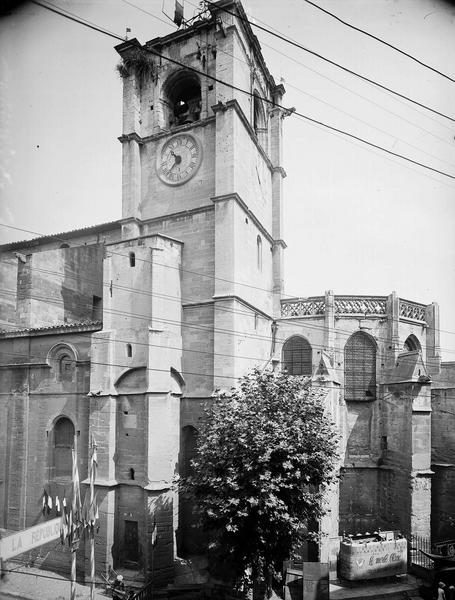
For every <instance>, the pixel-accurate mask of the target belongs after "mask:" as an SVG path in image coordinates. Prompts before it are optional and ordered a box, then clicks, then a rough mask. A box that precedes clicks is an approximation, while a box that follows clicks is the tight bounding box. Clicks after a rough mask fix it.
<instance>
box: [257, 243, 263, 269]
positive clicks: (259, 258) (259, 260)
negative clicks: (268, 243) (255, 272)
mask: <svg viewBox="0 0 455 600" xmlns="http://www.w3.org/2000/svg"><path fill="white" fill-rule="evenodd" d="M256 254H257V256H256V260H257V267H258V269H259V270H260V271H262V239H261V236H260V235H258V237H257V238H256Z"/></svg>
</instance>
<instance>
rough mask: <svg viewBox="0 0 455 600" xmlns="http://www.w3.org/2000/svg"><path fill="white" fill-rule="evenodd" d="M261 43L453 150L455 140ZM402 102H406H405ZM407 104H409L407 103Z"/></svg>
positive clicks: (419, 112)
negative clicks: (444, 136) (436, 132)
mask: <svg viewBox="0 0 455 600" xmlns="http://www.w3.org/2000/svg"><path fill="white" fill-rule="evenodd" d="M261 45H262V46H264V47H265V48H269V49H270V50H272V51H273V52H276V53H277V54H280V55H281V56H283V57H285V58H287V59H288V60H290V61H292V62H294V63H295V64H297V65H300V66H301V67H303V68H304V69H306V70H308V71H311V72H312V73H314V74H315V75H317V76H318V77H322V79H325V80H327V81H330V82H331V83H333V84H335V85H336V86H338V87H340V88H341V89H343V90H346V91H347V92H349V93H350V94H353V95H354V96H357V97H358V98H362V100H365V101H366V102H368V103H370V104H373V105H374V106H376V107H377V108H379V109H380V110H382V111H384V112H386V113H389V114H390V115H393V116H394V117H397V118H398V119H400V120H402V121H404V122H405V123H408V124H409V125H412V126H413V127H415V128H417V129H420V130H421V131H423V132H424V133H427V134H428V135H431V136H432V137H434V138H435V139H437V140H439V141H440V142H442V143H443V144H446V145H447V146H450V148H451V149H452V150H453V142H452V141H450V142H449V141H448V140H446V139H444V138H442V137H440V136H438V135H436V134H435V133H434V132H433V131H430V130H429V129H425V127H422V126H421V125H419V124H418V123H415V122H414V121H411V120H410V119H407V118H406V117H403V115H400V114H398V113H396V112H393V111H392V110H390V109H389V108H387V107H385V106H383V105H382V104H379V102H375V101H374V100H373V99H371V98H368V97H367V96H363V95H362V94H359V92H356V91H354V90H353V89H351V88H349V87H347V86H345V85H343V84H342V83H340V82H339V81H336V80H335V79H332V78H331V77H328V76H327V75H324V74H323V73H321V72H319V71H316V69H312V68H311V67H309V66H308V65H305V64H304V63H303V62H301V61H300V60H297V59H296V58H294V57H293V56H289V54H286V53H285V52H281V51H280V50H278V49H277V48H274V47H273V46H270V45H269V44H265V43H264V42H262V43H261ZM239 60H241V59H239ZM285 84H286V85H290V86H291V87H292V85H291V84H289V82H288V81H287V80H286V79H285ZM402 104H404V102H403V103H402ZM407 106H409V105H407ZM411 108H413V110H416V112H418V114H420V115H422V114H423V113H422V111H420V110H418V109H417V108H414V107H411ZM449 131H452V129H451V128H450V129H449Z"/></svg>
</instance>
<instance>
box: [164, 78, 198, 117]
mask: <svg viewBox="0 0 455 600" xmlns="http://www.w3.org/2000/svg"><path fill="white" fill-rule="evenodd" d="M164 93H165V102H166V104H167V108H168V115H169V118H168V125H169V126H170V127H172V126H177V125H184V124H185V123H194V122H195V121H198V120H199V119H200V118H201V84H200V81H199V77H198V76H197V75H196V74H195V73H192V72H190V71H185V70H181V71H178V72H177V73H175V74H174V75H172V76H171V77H170V78H169V79H168V81H167V82H166V85H165V86H164Z"/></svg>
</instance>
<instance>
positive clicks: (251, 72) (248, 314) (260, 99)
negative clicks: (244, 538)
mask: <svg viewBox="0 0 455 600" xmlns="http://www.w3.org/2000/svg"><path fill="white" fill-rule="evenodd" d="M116 50H117V52H118V53H119V54H120V57H121V64H120V65H119V71H120V73H121V75H122V78H123V83H124V88H123V89H124V91H123V134H122V135H121V136H120V138H119V140H120V142H121V143H122V147H123V161H122V162H123V189H122V221H121V223H122V241H121V242H119V243H117V244H115V245H112V246H107V247H106V255H105V260H104V284H105V286H106V287H105V293H104V297H105V299H106V300H105V303H104V318H103V331H102V332H100V333H99V335H97V337H96V339H95V341H94V342H93V346H92V361H93V363H92V373H91V393H92V394H93V396H92V399H91V403H92V406H91V425H90V426H91V432H92V433H93V434H94V435H95V438H96V439H97V441H98V440H99V452H98V458H99V463H100V467H99V473H100V483H99V489H100V493H99V496H100V497H101V498H103V505H102V511H101V515H104V520H105V522H104V525H105V531H106V539H105V540H104V541H103V544H101V545H100V548H99V554H100V558H101V559H102V560H103V561H104V563H105V564H106V565H107V564H108V563H109V561H111V562H113V564H114V566H115V567H121V566H122V565H126V566H128V565H129V564H132V566H133V567H135V568H137V567H139V568H140V569H141V570H142V571H143V572H144V573H145V574H146V576H151V575H152V571H153V576H154V578H155V580H158V581H160V580H161V581H163V582H165V581H169V580H170V579H171V578H172V576H173V571H172V565H173V559H174V558H175V556H176V554H177V553H180V552H181V551H182V552H186V553H191V551H192V548H191V543H190V541H188V540H189V538H191V537H193V534H192V532H191V531H190V528H189V517H188V511H185V510H184V508H185V507H184V506H183V504H184V503H181V506H180V509H179V508H178V501H177V498H176V497H175V494H174V492H173V491H171V481H172V478H173V476H174V475H175V474H176V472H178V471H180V472H182V469H183V470H184V469H185V465H188V464H189V454H188V453H189V452H190V451H191V448H194V436H195V435H197V428H198V418H199V416H200V409H201V405H202V403H203V402H204V401H205V400H207V399H209V398H210V397H211V395H212V393H213V390H214V389H215V388H219V387H230V386H232V385H234V384H235V382H236V380H237V378H238V377H240V376H241V375H243V374H245V373H246V372H247V371H248V370H250V369H251V368H252V367H254V366H257V367H259V368H264V367H266V366H267V364H268V363H269V362H270V360H271V358H272V356H273V347H274V339H273V337H274V333H273V332H274V331H275V326H274V321H275V319H276V318H277V317H278V316H279V309H280V296H281V292H282V253H283V249H284V247H285V244H284V242H283V241H282V239H281V238H282V234H281V227H282V215H281V211H282V209H281V195H282V180H283V177H284V176H285V172H284V169H283V168H282V165H281V146H282V145H281V136H282V117H283V116H285V113H286V111H285V110H284V109H282V108H281V107H280V106H279V105H281V101H282V96H283V94H284V88H283V86H281V85H275V82H274V80H273V78H272V76H271V75H270V73H269V71H268V69H267V67H266V65H265V63H264V59H263V57H262V54H261V49H260V46H259V43H258V41H257V39H256V37H255V36H254V35H253V33H252V31H251V28H250V26H249V24H248V22H247V20H246V15H245V13H244V10H243V8H242V5H241V4H240V3H239V2H237V1H236V0H222V1H220V2H217V3H216V5H211V6H210V10H206V11H205V12H203V13H201V14H200V15H199V17H197V18H196V19H195V20H194V21H193V22H192V23H190V24H187V27H186V28H184V29H181V30H179V31H176V32H175V33H172V34H170V35H168V36H166V37H163V38H155V39H153V40H151V41H150V42H147V43H146V44H145V45H141V44H140V43H139V42H138V41H137V40H136V39H133V40H130V41H127V42H124V43H122V44H120V45H119V46H117V47H116ZM277 105H278V106H277ZM191 440H192V441H191ZM187 442H188V444H189V445H188V446H185V444H186V443H187ZM182 506H183V508H182ZM155 524H156V526H157V532H158V538H157V539H158V541H157V543H156V545H153V544H152V539H153V536H152V531H153V529H154V527H155ZM174 534H176V535H174ZM174 539H177V542H178V544H177V545H176V544H175V543H174ZM101 546H102V547H101ZM111 550H112V558H111V557H110V552H111ZM152 555H153V558H152Z"/></svg>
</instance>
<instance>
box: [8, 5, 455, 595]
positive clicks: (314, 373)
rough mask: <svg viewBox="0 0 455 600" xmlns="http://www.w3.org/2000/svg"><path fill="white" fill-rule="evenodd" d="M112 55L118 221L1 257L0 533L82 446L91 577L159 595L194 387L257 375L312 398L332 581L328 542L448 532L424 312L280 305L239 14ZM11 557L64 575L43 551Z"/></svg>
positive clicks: (189, 445) (451, 483)
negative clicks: (320, 393) (320, 444)
mask: <svg viewBox="0 0 455 600" xmlns="http://www.w3.org/2000/svg"><path fill="white" fill-rule="evenodd" d="M116 51H117V52H118V54H119V56H120V64H119V72H120V74H121V76H122V79H123V132H122V134H121V135H120V137H119V141H120V143H121V144H122V149H123V158H122V175H123V179H122V218H121V219H120V220H118V221H115V222H111V223H105V224H102V225H94V226H92V227H88V228H86V229H81V230H77V231H71V232H68V233H61V234H56V235H49V236H45V237H40V238H37V239H33V240H28V241H25V242H16V243H10V244H5V245H3V246H1V247H0V276H1V279H2V281H3V287H4V290H5V294H4V296H3V297H2V300H1V302H0V328H1V331H0V373H1V381H2V390H1V391H2V393H1V395H0V410H1V414H2V419H1V420H0V456H1V458H2V460H0V528H2V529H3V530H5V531H7V532H10V531H17V530H21V529H25V528H27V527H30V526H32V525H34V524H36V523H37V522H39V521H40V520H42V519H43V517H42V510H41V509H42V504H41V499H42V496H43V490H44V489H45V490H46V493H48V494H50V495H51V496H53V497H57V496H58V497H60V498H63V497H65V496H69V495H70V493H71V476H72V472H71V448H72V446H73V440H74V436H75V435H76V436H77V439H78V444H77V445H78V466H79V473H80V477H81V481H82V483H81V487H82V488H84V485H86V484H87V483H88V479H86V478H87V473H88V461H89V445H90V440H91V439H92V438H93V439H95V440H96V444H97V458H98V471H97V478H96V492H97V502H98V505H99V525H100V528H99V532H98V534H97V535H96V537H95V543H96V545H95V549H96V563H97V572H104V573H107V572H108V570H109V568H110V567H113V568H115V569H116V570H119V569H120V570H121V569H127V570H135V571H138V572H140V573H141V574H142V575H141V576H142V577H143V579H144V580H148V579H150V578H152V577H153V579H154V580H155V581H156V582H157V585H158V584H160V585H161V584H162V585H165V584H167V583H169V582H171V581H173V580H174V578H175V575H176V570H175V564H176V560H177V559H178V558H183V559H189V558H190V557H191V556H194V555H198V554H200V553H201V544H202V542H201V539H200V538H199V537H198V535H197V532H195V531H194V528H193V527H192V524H193V518H192V512H191V506H190V505H189V503H188V501H185V500H184V499H180V501H179V498H178V495H177V493H176V491H175V487H174V486H173V480H174V478H175V476H176V475H177V474H179V473H186V472H187V471H188V469H189V468H190V461H191V458H192V456H194V452H195V448H196V441H197V435H198V427H199V426H200V419H201V415H202V409H203V406H204V404H205V403H206V402H207V401H210V398H211V397H212V395H213V393H214V390H216V389H219V388H230V387H231V386H233V385H235V383H236V381H237V380H238V378H239V377H241V376H242V375H244V374H245V373H247V372H248V371H249V370H251V369H252V368H253V367H258V368H260V369H287V370H288V372H289V373H290V374H294V375H307V376H309V377H312V378H313V385H319V386H323V387H324V388H326V390H327V391H326V401H327V408H328V410H329V411H330V413H331V415H332V418H333V420H334V421H335V422H336V424H337V426H338V427H339V430H340V433H341V438H342V444H341V448H340V451H341V464H340V471H341V478H340V483H339V485H338V486H336V487H335V488H333V489H332V490H331V491H330V495H329V497H328V505H329V511H328V513H327V515H326V517H324V518H323V519H322V521H321V523H320V533H321V542H320V545H319V559H320V560H321V561H324V562H329V563H330V564H331V572H332V574H336V563H337V555H338V548H339V540H340V537H339V536H340V535H342V534H343V533H344V532H345V533H358V532H364V531H366V530H369V531H372V530H375V529H378V528H382V529H399V530H400V531H401V532H403V534H405V535H411V534H414V535H419V536H425V537H430V535H433V537H434V539H442V538H444V536H445V537H447V536H448V535H452V536H453V537H455V524H454V523H455V521H454V518H455V509H454V507H453V506H452V504H453V503H451V502H450V498H451V496H452V497H453V494H454V493H455V433H454V432H455V417H454V416H451V417H450V416H447V415H445V412H449V413H450V410H449V409H450V407H452V414H453V413H454V412H455V411H453V407H454V400H453V398H454V391H455V390H454V388H455V366H454V365H453V364H452V363H447V364H445V365H444V364H442V363H441V357H440V349H439V312H438V306H437V305H436V304H431V305H428V306H425V305H423V304H420V303H418V302H415V301H410V300H405V299H402V298H400V297H398V296H397V295H396V294H395V293H391V294H389V295H384V296H367V295H366V296H337V295H334V294H333V292H331V291H329V292H326V293H325V295H323V296H317V297H316V296H311V297H307V296H305V297H302V298H292V299H290V298H284V297H283V252H284V249H285V248H286V245H285V242H284V241H283V233H282V212H283V207H282V182H283V178H284V177H285V176H286V173H285V170H284V167H283V164H282V123H283V119H284V118H285V117H287V116H289V115H290V111H288V110H286V109H285V108H283V95H284V93H285V90H284V87H283V85H281V84H278V85H277V84H276V82H275V80H274V79H273V77H272V75H271V74H270V73H269V71H268V69H267V66H266V64H265V62H264V59H263V56H262V53H261V48H260V45H259V42H258V40H257V38H256V37H255V35H254V34H253V32H252V29H251V27H250V24H249V23H248V20H247V17H246V14H245V12H244V9H243V7H242V5H241V3H240V2H238V1H237V0H220V1H218V2H217V3H216V4H214V5H211V7H210V10H207V11H206V12H203V13H201V15H200V16H199V17H197V18H195V19H194V20H193V21H192V22H191V23H189V24H187V25H186V26H185V27H184V28H181V29H179V30H178V31H176V32H174V33H172V34H170V35H167V36H165V37H162V38H155V39H152V40H151V41H149V42H147V43H146V44H144V45H141V44H140V43H139V42H138V41H137V40H136V39H133V40H128V41H125V42H124V43H122V44H120V45H118V46H117V47H116ZM307 284H308V282H306V283H305V286H306V285H307ZM303 292H305V293H306V292H308V290H306V289H304V290H303ZM432 390H434V391H432ZM432 394H433V398H432ZM444 411H445V412H444ZM432 428H433V430H432ZM432 489H433V490H435V489H436V490H437V494H436V495H434V497H433V499H432ZM51 516H52V515H51ZM54 516H55V515H54ZM49 518H50V517H49ZM432 519H433V529H432ZM31 560H32V562H33V561H35V563H36V564H41V565H42V566H43V567H46V566H48V567H49V568H54V569H61V570H62V571H65V570H66V571H68V570H69V564H70V559H69V551H68V548H67V547H62V546H60V542H57V543H54V544H48V545H46V546H44V547H42V548H41V549H40V550H37V551H35V553H34V554H33V557H31ZM78 570H79V573H80V574H81V575H82V574H84V573H85V574H86V576H87V577H88V575H89V568H88V544H86V543H85V542H84V541H83V540H82V541H81V546H80V550H79V552H78Z"/></svg>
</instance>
